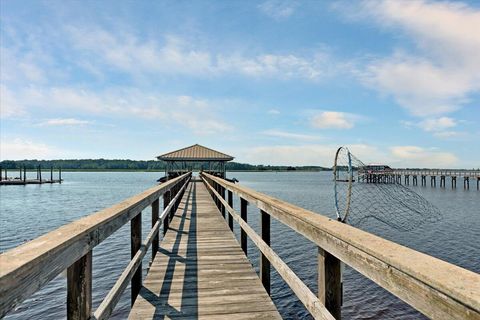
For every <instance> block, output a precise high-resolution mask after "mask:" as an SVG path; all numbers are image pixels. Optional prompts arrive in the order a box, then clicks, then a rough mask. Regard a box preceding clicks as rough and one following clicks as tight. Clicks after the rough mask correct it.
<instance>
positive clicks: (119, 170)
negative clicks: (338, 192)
mask: <svg viewBox="0 0 480 320" xmlns="http://www.w3.org/2000/svg"><path fill="white" fill-rule="evenodd" d="M8 170H9V172H15V171H17V170H18V169H8ZM33 171H35V172H36V169H27V172H33ZM323 171H326V172H329V171H332V170H331V169H329V170H326V169H325V170H301V169H297V170H227V172H323ZM42 172H50V169H48V168H42ZM53 172H58V169H55V168H54V169H53ZM62 172H165V170H163V169H158V170H157V169H153V170H143V169H62ZM194 172H198V171H195V170H194Z"/></svg>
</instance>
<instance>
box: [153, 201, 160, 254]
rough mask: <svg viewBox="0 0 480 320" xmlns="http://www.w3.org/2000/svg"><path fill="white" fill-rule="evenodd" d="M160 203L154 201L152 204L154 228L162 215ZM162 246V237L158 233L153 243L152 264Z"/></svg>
mask: <svg viewBox="0 0 480 320" xmlns="http://www.w3.org/2000/svg"><path fill="white" fill-rule="evenodd" d="M159 207H160V201H159V200H158V199H157V200H155V201H153V203H152V228H153V227H154V226H155V224H156V223H157V221H158V218H159V214H160V208H159ZM159 244H160V237H159V233H158V232H157V235H156V236H155V237H154V238H153V241H152V262H153V260H154V259H155V256H156V255H157V251H158V246H159Z"/></svg>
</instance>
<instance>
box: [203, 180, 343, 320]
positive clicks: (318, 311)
mask: <svg viewBox="0 0 480 320" xmlns="http://www.w3.org/2000/svg"><path fill="white" fill-rule="evenodd" d="M203 181H204V183H205V185H206V186H207V189H208V190H210V192H211V193H213V195H214V196H215V197H217V198H218V199H219V200H220V202H221V203H222V204H223V205H224V206H225V208H226V210H227V211H228V213H229V214H230V216H231V217H232V218H233V220H235V221H236V222H237V223H238V224H239V226H240V228H241V229H242V230H243V231H245V233H246V234H247V235H248V236H249V237H250V239H251V240H252V241H253V243H255V245H256V246H257V247H258V249H259V250H260V251H261V252H262V253H263V254H264V255H265V256H266V257H267V258H268V260H269V261H270V262H271V263H272V264H273V266H274V267H275V269H276V270H277V271H278V274H280V276H281V277H282V278H283V279H284V280H285V282H286V283H287V284H288V285H289V286H290V288H291V289H292V290H293V292H294V293H295V294H296V295H297V297H298V298H299V299H300V301H301V302H302V303H303V304H304V305H305V307H306V308H307V310H308V311H309V312H310V313H311V314H312V315H313V316H314V317H315V319H325V320H334V319H335V318H333V317H332V315H331V314H330V312H328V310H327V309H326V308H325V306H324V305H323V304H322V302H321V301H320V299H318V298H317V297H316V296H315V294H314V293H313V292H312V291H311V290H310V289H309V288H308V287H307V286H306V285H305V284H304V283H303V282H302V280H301V279H300V278H299V277H298V276H297V275H296V274H295V273H294V272H293V271H292V269H290V267H289V266H288V265H287V264H286V263H285V262H283V260H282V259H281V258H280V257H279V256H278V255H277V254H276V253H275V251H273V250H272V249H271V248H270V245H269V244H267V243H266V242H265V241H264V240H263V239H262V238H261V237H260V236H259V235H258V234H257V233H256V232H255V230H253V228H252V227H250V225H248V223H246V222H245V221H244V220H243V219H242V218H241V217H240V215H239V214H238V213H237V212H236V211H235V210H234V209H233V208H232V207H231V206H230V204H228V202H227V201H225V200H224V199H223V198H222V196H221V195H220V194H219V193H218V192H217V191H216V190H215V188H214V187H212V186H211V185H210V183H209V182H208V181H207V180H206V179H205V178H203Z"/></svg>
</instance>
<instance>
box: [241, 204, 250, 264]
mask: <svg viewBox="0 0 480 320" xmlns="http://www.w3.org/2000/svg"><path fill="white" fill-rule="evenodd" d="M247 206H248V202H247V200H245V199H243V198H240V217H241V218H242V220H243V221H245V222H247ZM240 229H241V231H240V244H241V246H242V250H243V252H245V255H246V256H248V248H247V233H246V232H245V231H244V230H243V229H242V228H240Z"/></svg>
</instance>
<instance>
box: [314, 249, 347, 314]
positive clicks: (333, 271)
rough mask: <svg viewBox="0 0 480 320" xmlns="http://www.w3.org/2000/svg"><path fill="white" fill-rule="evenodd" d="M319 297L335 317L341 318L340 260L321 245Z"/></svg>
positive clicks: (319, 252)
mask: <svg viewBox="0 0 480 320" xmlns="http://www.w3.org/2000/svg"><path fill="white" fill-rule="evenodd" d="M318 298H319V299H320V301H321V302H322V303H323V304H324V305H325V307H326V308H327V310H328V311H329V312H330V313H331V314H332V316H333V317H334V318H335V319H341V306H342V283H341V270H340V260H338V259H337V258H336V257H335V256H333V255H331V254H330V253H328V252H327V251H325V250H323V249H322V248H320V247H319V248H318Z"/></svg>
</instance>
